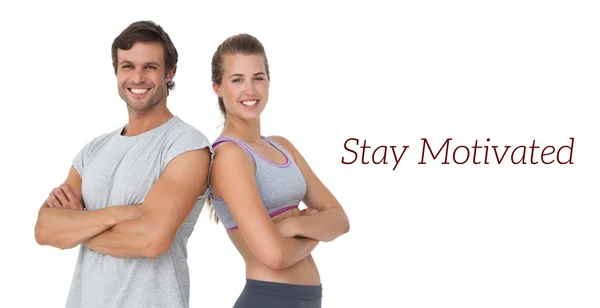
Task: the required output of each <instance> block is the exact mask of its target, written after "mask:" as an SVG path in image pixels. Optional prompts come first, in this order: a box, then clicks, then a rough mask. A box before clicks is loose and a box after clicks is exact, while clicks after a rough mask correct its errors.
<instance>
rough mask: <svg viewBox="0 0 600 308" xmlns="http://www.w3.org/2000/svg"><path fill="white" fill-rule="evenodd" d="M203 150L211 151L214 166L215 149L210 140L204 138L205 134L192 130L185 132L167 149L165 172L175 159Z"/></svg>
mask: <svg viewBox="0 0 600 308" xmlns="http://www.w3.org/2000/svg"><path fill="white" fill-rule="evenodd" d="M203 148H208V150H209V151H210V164H211V166H212V161H213V157H214V149H213V147H212V146H211V144H210V141H208V138H206V136H204V134H202V133H201V132H200V131H198V130H190V131H188V132H185V133H184V134H182V135H180V136H179V137H177V138H176V139H175V140H173V142H172V143H171V145H170V146H169V148H168V149H167V151H166V153H165V156H164V159H163V164H162V169H163V170H164V168H165V167H166V166H167V165H168V164H169V162H171V160H173V159H174V158H175V157H177V156H179V155H181V154H183V153H185V152H189V151H194V150H200V149H203Z"/></svg>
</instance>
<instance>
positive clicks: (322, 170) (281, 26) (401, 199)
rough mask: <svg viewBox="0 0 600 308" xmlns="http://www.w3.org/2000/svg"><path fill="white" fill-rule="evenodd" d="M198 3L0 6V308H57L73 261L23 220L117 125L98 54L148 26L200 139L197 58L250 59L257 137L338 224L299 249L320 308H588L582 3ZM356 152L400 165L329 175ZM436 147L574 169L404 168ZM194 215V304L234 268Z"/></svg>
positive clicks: (203, 72)
mask: <svg viewBox="0 0 600 308" xmlns="http://www.w3.org/2000/svg"><path fill="white" fill-rule="evenodd" d="M192 3H193V2H189V3H187V4H184V3H181V2H179V3H177V2H175V1H161V2H152V1H139V2H132V1H127V2H123V3H120V4H117V3H107V2H104V3H101V2H94V3H93V4H87V2H86V3H84V2H75V1H73V2H65V1H63V2H56V1H48V2H42V1H38V2H37V3H32V2H19V3H18V4H17V2H16V1H13V2H10V3H8V4H7V3H3V4H2V7H1V9H0V26H1V29H2V32H1V33H2V38H1V42H2V43H1V49H0V52H1V53H2V54H1V59H2V73H1V74H0V78H1V83H0V86H1V87H2V109H1V110H2V117H1V119H2V121H1V122H0V134H2V135H1V138H2V151H0V161H1V162H2V164H3V183H2V186H1V187H2V196H3V197H4V200H3V201H4V202H3V203H2V223H1V224H0V236H1V243H2V253H1V254H0V258H1V262H0V266H1V267H2V268H1V274H0V283H1V284H2V290H3V291H2V292H1V293H2V304H1V306H3V307H41V306H43V307H63V305H64V302H65V299H66V296H67V292H68V288H69V284H70V282H71V277H72V274H73V269H74V265H75V260H76V254H77V249H72V250H65V251H61V250H58V249H54V248H50V247H40V246H38V245H37V244H36V243H35V239H34V232H33V230H34V229H33V228H34V224H35V221H36V215H37V210H38V208H39V206H40V205H41V204H42V202H43V200H44V199H45V198H46V196H47V194H48V192H49V191H50V189H52V188H53V187H55V186H56V185H58V184H59V183H61V182H62V181H63V180H64V179H65V177H66V175H67V171H68V169H69V167H70V163H71V160H72V158H73V156H74V155H75V154H76V153H77V151H79V149H80V148H81V147H82V146H83V145H84V144H85V143H86V142H87V141H89V140H90V139H91V138H93V137H95V136H97V135H99V134H101V133H105V132H108V131H112V130H114V129H115V128H117V127H119V126H121V125H123V124H124V123H125V121H126V120H127V117H126V109H125V105H124V103H123V102H122V101H121V100H120V99H119V97H118V94H117V87H116V86H117V84H116V79H115V77H114V74H113V71H112V69H113V68H112V66H111V56H110V46H111V43H112V40H113V39H114V37H116V36H117V35H118V34H119V32H120V31H121V30H123V29H124V28H125V27H126V26H127V25H129V24H130V23H131V22H133V21H137V20H142V19H149V20H153V21H156V22H158V23H159V24H161V25H162V26H163V27H164V28H165V30H166V31H167V32H168V33H169V34H170V36H171V38H172V39H173V41H174V42H175V45H176V47H177V49H178V51H179V54H180V60H179V66H178V71H177V75H176V77H175V82H176V86H177V88H176V90H175V91H174V92H172V94H171V95H170V97H169V100H168V105H169V106H170V108H171V110H172V111H173V112H174V113H176V114H177V115H179V116H180V117H181V118H183V119H184V120H186V121H187V122H189V123H191V124H192V125H194V126H196V127H197V128H199V129H200V130H202V131H203V132H204V133H205V134H206V135H207V136H208V137H209V138H210V139H211V140H214V138H216V137H217V136H218V133H219V130H220V127H219V125H220V124H221V123H222V118H221V116H220V114H219V112H218V108H217V99H216V97H215V95H214V93H213V92H212V89H211V84H210V59H211V56H212V53H213V52H214V50H215V48H216V47H217V45H218V44H219V43H220V42H221V41H222V40H224V39H225V38H226V37H228V36H230V35H233V34H237V33H241V32H246V33H250V34H253V35H255V36H257V37H258V38H259V39H260V40H261V41H262V42H263V44H264V45H265V47H266V50H267V55H268V57H269V62H270V65H271V72H272V82H271V95H270V99H269V105H268V106H267V109H266V110H265V113H264V116H263V122H262V123H263V134H264V135H273V134H277V135H283V136H285V137H287V138H288V139H290V140H291V141H292V142H293V143H294V144H295V145H296V146H297V148H299V149H300V151H301V152H302V153H303V154H304V156H305V157H306V158H307V160H308V161H309V163H310V164H311V166H312V167H313V169H314V170H315V171H316V172H317V174H318V175H319V176H320V178H321V179H322V180H323V181H324V182H325V183H326V185H327V186H328V187H329V188H330V189H331V190H332V191H333V192H334V194H335V195H336V196H337V197H338V199H339V200H340V201H341V203H342V205H343V206H344V207H345V209H346V211H347V213H348V215H349V217H350V221H351V231H350V233H348V234H346V235H344V236H343V237H341V238H339V239H337V240H336V241H334V242H332V243H322V244H321V245H320V246H319V247H317V249H316V251H315V252H314V257H315V259H316V261H317V264H318V266H319V269H320V271H321V275H322V280H323V286H324V298H323V306H324V307H350V306H360V307H411V308H413V307H462V308H465V307H511V308H514V307H528V308H529V307H544V308H547V307H569V308H571V307H578V308H583V307H599V306H600V291H599V290H600V280H599V279H598V277H600V248H599V245H600V243H599V238H600V223H599V218H600V209H599V208H598V207H599V206H600V202H599V200H598V187H599V185H598V184H599V181H598V171H600V170H599V168H598V167H599V166H598V160H599V158H598V153H599V146H598V142H599V141H598V140H597V138H596V137H597V133H598V132H599V129H598V126H599V125H598V120H597V117H598V113H597V112H593V111H592V110H597V109H596V108H597V104H598V102H599V96H600V95H599V91H598V90H599V87H598V85H599V82H600V77H599V76H600V60H599V59H600V40H599V34H600V19H599V18H598V16H599V15H600V8H599V7H598V5H597V4H596V3H597V2H594V1H493V2H492V1H405V2H393V3H394V6H392V4H391V3H392V2H390V3H384V2H379V1H362V2H358V3H347V2H336V3H332V2H327V1H318V2H315V3H308V2H305V1H303V2H286V3H285V4H284V3H281V4H274V3H264V2H260V1H244V2H239V3H232V2H227V3H223V4H219V2H217V1H212V2H210V3H203V4H198V3H195V2H194V4H192ZM351 137H354V138H359V139H361V143H362V140H364V139H367V142H368V144H369V145H371V146H373V148H371V149H370V150H371V151H372V150H373V149H374V147H376V146H378V145H396V146H398V147H401V146H402V145H409V146H410V148H409V149H408V150H407V153H406V154H405V157H404V158H403V160H402V162H401V163H400V165H399V167H398V168H397V169H396V170H395V171H392V168H393V164H391V165H390V164H388V165H373V164H368V165H362V164H359V163H358V162H357V163H355V164H353V165H344V164H342V163H341V159H342V157H346V158H347V159H348V158H351V155H349V153H348V152H346V151H345V150H344V146H343V144H344V141H345V140H346V139H347V138H351ZM448 137H450V138H453V141H452V145H459V144H465V145H469V146H470V145H472V144H473V143H474V141H475V140H476V139H478V140H479V143H480V144H481V143H482V142H484V141H485V139H486V138H491V140H492V142H491V143H490V144H494V145H499V146H501V147H502V146H504V145H512V146H518V145H530V144H531V142H532V140H533V139H535V140H536V142H537V143H538V144H539V145H542V146H545V145H554V146H557V147H559V146H562V145H566V144H568V143H569V140H568V138H569V137H575V147H574V149H573V162H574V164H572V165H558V164H554V165H541V164H538V165H529V164H528V165H516V166H515V165H512V164H510V162H509V161H505V162H503V163H502V164H501V165H498V164H490V165H473V164H464V165H455V164H450V165H442V164H440V161H431V160H430V163H428V164H426V165H418V164H417V162H418V161H419V159H420V156H419V155H420V151H421V148H420V147H421V140H420V139H421V138H428V139H429V140H430V142H432V144H435V145H437V146H438V147H439V146H441V144H442V142H443V141H444V140H445V138H448ZM538 151H539V150H538ZM390 159H393V157H392V156H390ZM207 214H208V212H207V211H205V212H203V214H202V216H201V218H200V221H199V223H198V225H197V227H196V229H195V233H194V234H193V236H192V238H191V239H190V242H189V246H188V248H189V264H190V268H191V275H192V292H191V305H192V307H214V308H218V307H231V305H232V303H233V301H235V299H236V298H237V296H238V294H239V292H240V291H241V289H242V287H243V284H244V274H243V273H244V271H243V263H242V259H241V258H240V257H238V255H237V252H236V251H235V250H234V248H233V246H232V245H231V244H230V242H229V240H228V238H227V237H226V235H225V231H224V229H223V227H222V226H221V225H215V224H213V223H212V222H210V221H209V219H208V215H207Z"/></svg>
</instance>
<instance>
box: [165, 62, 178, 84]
mask: <svg viewBox="0 0 600 308" xmlns="http://www.w3.org/2000/svg"><path fill="white" fill-rule="evenodd" d="M176 72H177V65H175V66H174V67H173V68H172V69H171V71H169V72H168V73H167V78H166V79H167V82H169V81H171V79H173V77H175V73H176Z"/></svg>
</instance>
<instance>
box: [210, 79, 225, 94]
mask: <svg viewBox="0 0 600 308" xmlns="http://www.w3.org/2000/svg"><path fill="white" fill-rule="evenodd" d="M212 87H213V91H215V94H217V96H218V97H223V94H222V93H221V89H219V85H218V84H217V83H216V82H213V83H212Z"/></svg>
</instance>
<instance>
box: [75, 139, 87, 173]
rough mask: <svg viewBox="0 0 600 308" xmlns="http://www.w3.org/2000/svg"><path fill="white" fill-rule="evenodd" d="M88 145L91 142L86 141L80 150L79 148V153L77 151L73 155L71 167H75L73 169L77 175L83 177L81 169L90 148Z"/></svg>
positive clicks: (83, 166)
mask: <svg viewBox="0 0 600 308" xmlns="http://www.w3.org/2000/svg"><path fill="white" fill-rule="evenodd" d="M90 146H91V142H89V143H87V144H86V145H85V146H84V147H83V148H82V149H81V150H79V153H77V155H75V157H74V158H73V161H72V163H73V167H75V170H77V172H78V173H79V176H81V177H82V178H83V170H84V168H85V165H86V162H87V161H86V158H87V157H88V153H89V150H90Z"/></svg>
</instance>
